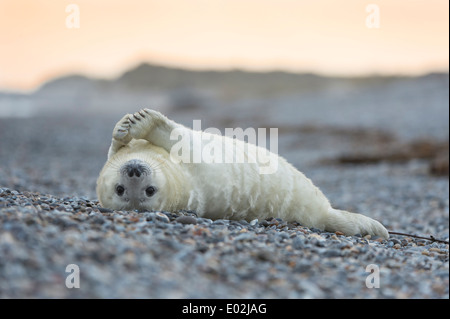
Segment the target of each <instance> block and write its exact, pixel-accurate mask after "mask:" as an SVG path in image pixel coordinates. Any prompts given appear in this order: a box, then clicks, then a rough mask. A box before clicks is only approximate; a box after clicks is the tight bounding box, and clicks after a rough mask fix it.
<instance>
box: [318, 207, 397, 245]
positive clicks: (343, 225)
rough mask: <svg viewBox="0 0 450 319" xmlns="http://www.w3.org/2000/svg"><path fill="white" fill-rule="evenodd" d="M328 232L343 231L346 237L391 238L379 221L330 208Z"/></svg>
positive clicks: (326, 228)
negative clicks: (357, 235) (369, 236)
mask: <svg viewBox="0 0 450 319" xmlns="http://www.w3.org/2000/svg"><path fill="white" fill-rule="evenodd" d="M325 230H326V231H332V232H335V231H341V232H343V233H344V234H346V235H355V234H361V235H363V236H365V235H372V236H380V237H383V238H385V239H388V238H389V233H388V231H387V230H386V228H385V227H384V226H383V225H382V224H381V223H380V222H378V221H376V220H374V219H372V218H369V217H367V216H364V215H361V214H355V213H350V212H347V211H345V210H339V209H334V208H330V210H329V214H328V220H327V225H326V227H325Z"/></svg>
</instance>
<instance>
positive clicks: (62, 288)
mask: <svg viewBox="0 0 450 319" xmlns="http://www.w3.org/2000/svg"><path fill="white" fill-rule="evenodd" d="M0 207H1V215H0V218H1V219H0V221H1V224H2V232H1V235H0V254H1V256H2V258H1V259H0V270H1V271H0V281H1V282H2V285H1V289H0V297H3V298H4V297H19V298H22V297H44V298H52V297H58V298H59V297H67V298H72V297H87V298H105V297H107V298H122V297H130V298H205V297H208V298H230V297H233V298H376V297H382V298H443V297H446V296H447V297H448V275H449V268H448V249H449V246H448V244H442V243H436V242H435V243H431V242H430V241H427V240H423V239H415V238H410V237H394V236H393V237H392V238H391V239H389V240H381V239H380V238H362V237H360V236H343V235H341V234H339V233H337V234H335V233H326V232H320V231H318V230H315V229H308V228H306V227H303V226H301V225H298V224H295V223H294V224H289V223H287V222H285V221H283V220H279V219H272V220H269V221H267V220H262V221H258V220H253V221H251V222H247V221H229V220H215V221H212V220H210V219H205V218H198V217H197V216H196V215H195V214H194V213H192V212H178V213H166V212H145V213H137V212H122V211H110V210H106V209H102V208H100V207H99V206H98V202H97V201H91V200H88V199H86V198H80V197H65V198H58V197H53V196H51V195H43V194H39V193H29V192H17V191H14V190H10V189H7V188H1V189H0ZM70 264H76V265H78V267H79V270H80V288H78V289H76V288H72V289H69V288H67V287H66V285H65V281H66V277H67V276H69V273H71V271H68V272H67V273H66V272H65V270H66V267H67V265H70ZM369 265H376V267H378V268H377V269H378V270H379V275H380V279H379V280H380V281H379V288H368V287H367V286H366V279H367V277H368V276H369V274H370V272H366V267H368V266H369Z"/></svg>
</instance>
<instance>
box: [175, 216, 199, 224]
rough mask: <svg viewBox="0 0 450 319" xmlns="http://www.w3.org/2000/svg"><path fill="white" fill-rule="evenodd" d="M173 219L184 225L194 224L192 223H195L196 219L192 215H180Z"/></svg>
mask: <svg viewBox="0 0 450 319" xmlns="http://www.w3.org/2000/svg"><path fill="white" fill-rule="evenodd" d="M175 221H176V222H177V223H180V224H185V225H187V224H194V225H195V224H197V220H196V219H195V218H194V217H192V216H180V217H177V218H176V219H175Z"/></svg>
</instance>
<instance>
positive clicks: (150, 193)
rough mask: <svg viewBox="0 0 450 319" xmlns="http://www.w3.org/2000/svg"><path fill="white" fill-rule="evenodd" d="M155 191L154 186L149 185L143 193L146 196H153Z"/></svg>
mask: <svg viewBox="0 0 450 319" xmlns="http://www.w3.org/2000/svg"><path fill="white" fill-rule="evenodd" d="M155 193H156V188H154V187H153V186H149V187H147V189H146V190H145V195H147V196H148V197H150V196H153V195H154V194H155Z"/></svg>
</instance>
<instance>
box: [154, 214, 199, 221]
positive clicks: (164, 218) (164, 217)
mask: <svg viewBox="0 0 450 319" xmlns="http://www.w3.org/2000/svg"><path fill="white" fill-rule="evenodd" d="M155 216H156V219H157V220H159V221H161V222H164V223H168V222H170V219H169V217H167V215H166V214H164V213H160V212H157V213H156V214H155ZM196 223H197V222H196Z"/></svg>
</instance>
